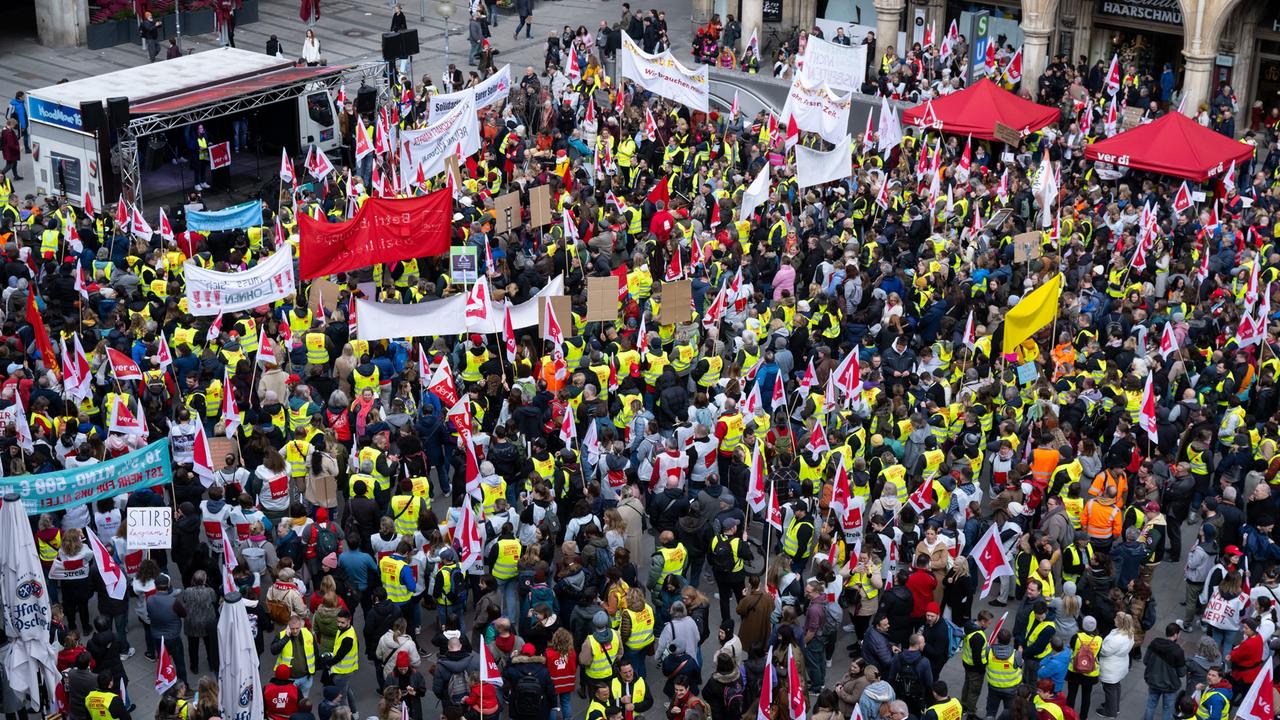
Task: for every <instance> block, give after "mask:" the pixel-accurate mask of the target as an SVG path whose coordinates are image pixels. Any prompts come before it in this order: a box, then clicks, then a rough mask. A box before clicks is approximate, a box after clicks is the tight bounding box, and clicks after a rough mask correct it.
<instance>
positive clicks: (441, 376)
mask: <svg viewBox="0 0 1280 720" xmlns="http://www.w3.org/2000/svg"><path fill="white" fill-rule="evenodd" d="M427 390H430V391H431V394H433V395H435V396H436V397H438V398H440V402H442V403H444V404H445V405H447V406H449V407H453V406H454V405H456V404H457V403H458V388H457V386H456V385H454V384H453V369H452V368H450V367H449V358H448V357H441V358H440V364H439V365H436V371H435V372H434V373H432V374H431V379H430V380H429V381H428V382H427Z"/></svg>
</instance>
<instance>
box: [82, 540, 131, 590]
mask: <svg viewBox="0 0 1280 720" xmlns="http://www.w3.org/2000/svg"><path fill="white" fill-rule="evenodd" d="M84 531H85V534H86V535H88V537H89V547H91V548H92V549H93V562H94V564H95V565H97V566H98V574H99V575H101V576H102V584H103V585H104V586H105V587H106V588H107V594H108V595H110V596H111V597H113V598H115V599H116V600H123V599H124V594H125V591H126V590H128V589H129V577H128V576H127V575H125V573H124V569H123V568H121V567H120V565H119V563H117V562H116V559H115V558H114V557H112V556H111V552H110V551H109V550H107V546H106V545H103V544H102V541H101V540H99V539H98V536H97V535H96V534H95V533H94V532H93V528H88V527H86V528H85V529H84Z"/></svg>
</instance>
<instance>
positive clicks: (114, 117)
mask: <svg viewBox="0 0 1280 720" xmlns="http://www.w3.org/2000/svg"><path fill="white" fill-rule="evenodd" d="M107 120H108V121H109V122H110V123H111V127H112V128H122V127H124V126H125V125H128V124H129V98H127V97H113V98H107Z"/></svg>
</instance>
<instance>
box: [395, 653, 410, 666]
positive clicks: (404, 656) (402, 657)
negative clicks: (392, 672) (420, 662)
mask: <svg viewBox="0 0 1280 720" xmlns="http://www.w3.org/2000/svg"><path fill="white" fill-rule="evenodd" d="M396 667H397V668H407V667H409V652H408V651H407V650H401V651H400V652H398V653H396Z"/></svg>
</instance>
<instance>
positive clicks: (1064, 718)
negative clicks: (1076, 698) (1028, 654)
mask: <svg viewBox="0 0 1280 720" xmlns="http://www.w3.org/2000/svg"><path fill="white" fill-rule="evenodd" d="M1031 701H1032V702H1033V703H1035V706H1036V716H1037V717H1038V718H1039V720H1079V717H1080V716H1079V715H1078V714H1077V713H1076V711H1075V709H1074V708H1072V707H1071V706H1070V705H1068V704H1067V699H1066V698H1064V697H1063V696H1062V693H1060V692H1056V691H1055V690H1054V685H1053V681H1052V680H1050V679H1048V678H1045V679H1044V680H1041V681H1039V682H1037V683H1036V694H1035V696H1034V697H1032V698H1031Z"/></svg>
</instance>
